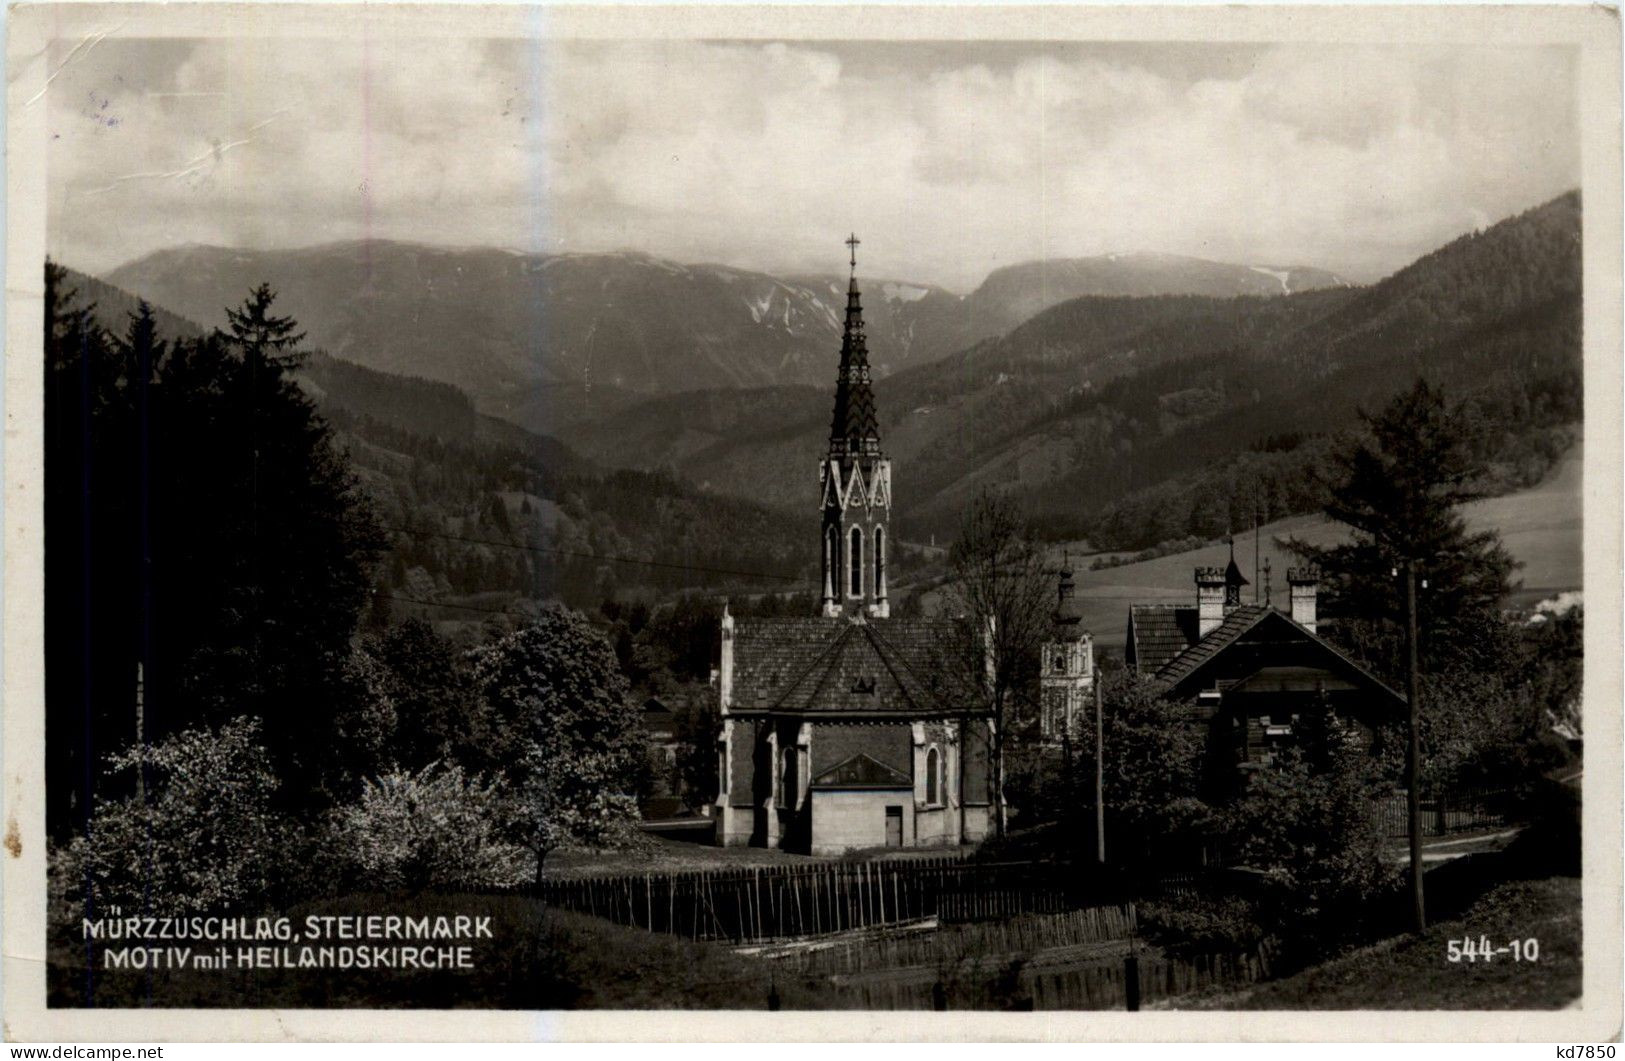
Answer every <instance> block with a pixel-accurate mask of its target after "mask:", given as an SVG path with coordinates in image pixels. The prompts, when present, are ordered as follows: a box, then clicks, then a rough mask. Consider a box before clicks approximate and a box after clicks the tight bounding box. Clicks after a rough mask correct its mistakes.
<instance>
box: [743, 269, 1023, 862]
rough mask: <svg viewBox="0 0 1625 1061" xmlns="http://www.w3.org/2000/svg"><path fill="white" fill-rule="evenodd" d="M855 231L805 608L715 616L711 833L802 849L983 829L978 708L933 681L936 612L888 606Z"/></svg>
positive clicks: (885, 516) (959, 839)
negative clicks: (814, 573)
mask: <svg viewBox="0 0 1625 1061" xmlns="http://www.w3.org/2000/svg"><path fill="white" fill-rule="evenodd" d="M857 243H858V241H857V238H856V237H853V238H852V239H851V240H849V241H848V245H849V246H851V247H852V248H853V251H854V253H853V256H852V270H853V272H852V279H851V281H850V283H849V286H848V291H847V305H846V322H845V327H844V330H843V335H842V339H841V355H840V368H839V370H838V372H837V375H836V382H835V412H834V417H833V420H832V422H831V425H830V435H829V447H828V450H827V451H826V452H825V454H824V456H823V458H822V459H821V460H820V461H819V464H818V535H819V546H820V552H821V554H822V574H821V580H820V581H821V587H820V596H821V600H820V604H819V607H818V614H816V615H810V616H805V617H772V618H751V619H735V617H734V616H733V615H732V614H730V612H729V611H728V610H727V609H724V611H723V616H722V631H721V632H722V649H721V656H720V661H719V664H718V670H717V701H718V707H719V711H720V715H721V722H722V727H721V728H722V733H721V736H720V738H719V739H718V742H717V775H718V778H719V783H718V789H719V791H718V794H717V801H716V807H715V814H714V819H715V827H716V841H717V843H718V844H721V845H726V846H736V845H738V846H743V845H755V846H762V847H778V848H784V849H788V850H793V851H801V852H807V853H811V854H838V853H841V852H843V851H847V850H853V849H865V848H881V847H898V848H902V847H922V846H933V845H956V844H961V843H967V842H974V841H976V840H980V839H981V838H982V837H983V836H985V835H986V833H987V830H988V823H989V820H990V814H989V802H990V799H989V788H990V786H989V784H988V776H989V771H988V749H989V746H990V736H991V733H992V730H991V726H992V721H991V719H990V718H989V717H988V716H987V714H986V712H985V710H983V709H980V708H978V707H976V706H975V705H971V704H967V703H966V702H964V698H957V699H958V702H950V699H949V698H948V697H946V696H945V695H944V693H943V691H942V689H941V688H940V683H939V682H938V681H936V680H935V679H937V678H938V677H939V676H940V673H941V671H942V653H944V652H945V651H950V650H951V648H950V646H951V645H952V644H953V643H954V637H955V626H954V624H953V623H952V622H951V621H945V620H927V619H903V618H893V617H892V616H891V605H890V601H889V599H888V594H887V584H886V578H887V564H888V562H889V559H890V555H891V542H890V540H889V538H888V533H889V527H890V520H891V510H892V465H891V461H890V460H888V459H887V457H886V455H885V453H884V452H883V451H882V450H881V447H880V425H879V419H878V417H877V415H876V411H875V398H874V391H873V388H872V385H871V380H870V371H869V354H868V348H867V344H866V341H865V338H864V334H863V307H862V300H861V296H860V294H859V291H858V281H857V257H856V247H857Z"/></svg>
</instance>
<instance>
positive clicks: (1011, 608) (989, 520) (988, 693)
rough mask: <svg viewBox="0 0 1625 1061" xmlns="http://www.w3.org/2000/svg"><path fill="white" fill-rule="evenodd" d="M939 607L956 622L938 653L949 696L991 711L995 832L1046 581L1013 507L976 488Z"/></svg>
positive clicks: (1033, 672) (1027, 698)
mask: <svg viewBox="0 0 1625 1061" xmlns="http://www.w3.org/2000/svg"><path fill="white" fill-rule="evenodd" d="M948 564H949V571H950V573H949V581H948V583H947V587H946V596H947V602H948V603H947V608H948V611H949V614H951V615H953V616H954V621H955V624H956V627H957V630H956V633H955V636H954V639H953V644H952V645H951V646H949V647H948V650H947V652H946V653H945V658H944V664H945V669H944V674H943V676H942V677H943V678H944V679H945V682H946V684H947V686H948V687H949V695H950V696H952V697H953V698H955V699H957V700H959V701H960V702H962V703H968V704H975V705H976V706H977V708H978V709H979V710H981V711H985V712H986V713H987V714H988V715H990V716H991V718H992V720H993V724H994V732H993V739H992V748H991V749H990V750H991V754H992V791H993V803H994V807H995V815H994V824H995V829H996V831H997V834H998V835H999V836H1003V835H1004V832H1005V829H1006V827H1007V824H1008V807H1007V803H1006V798H1005V753H1006V750H1007V744H1008V743H1009V742H1011V741H1012V740H1015V741H1018V742H1019V740H1020V737H1019V736H1017V731H1018V729H1019V728H1020V726H1021V724H1022V723H1023V722H1024V721H1029V720H1030V719H1031V718H1032V716H1033V715H1034V713H1035V707H1036V704H1035V703H1034V696H1035V694H1036V690H1037V686H1038V665H1039V654H1040V650H1041V648H1042V646H1043V643H1044V641H1045V639H1046V638H1047V637H1048V636H1049V634H1050V631H1051V624H1052V614H1051V613H1052V612H1053V610H1054V593H1055V585H1054V580H1053V579H1052V578H1051V576H1050V575H1049V573H1048V572H1046V571H1045V568H1044V554H1043V551H1042V549H1041V548H1040V547H1039V546H1038V544H1037V542H1036V541H1035V540H1034V537H1033V535H1032V532H1031V530H1030V528H1029V527H1028V525H1027V523H1026V521H1025V519H1023V518H1022V516H1021V513H1020V511H1019V510H1018V509H1017V508H1016V507H1015V505H1014V504H1013V503H1011V502H1010V501H1009V500H1008V499H1006V498H1004V497H1003V496H1001V495H999V494H995V493H992V492H983V493H982V494H980V495H978V496H977V497H976V499H975V500H974V501H972V502H971V504H970V507H969V508H967V509H966V511H965V515H964V519H963V521H962V523H961V525H960V529H959V536H958V537H957V538H955V540H954V544H953V546H952V548H951V549H950V550H949V553H948Z"/></svg>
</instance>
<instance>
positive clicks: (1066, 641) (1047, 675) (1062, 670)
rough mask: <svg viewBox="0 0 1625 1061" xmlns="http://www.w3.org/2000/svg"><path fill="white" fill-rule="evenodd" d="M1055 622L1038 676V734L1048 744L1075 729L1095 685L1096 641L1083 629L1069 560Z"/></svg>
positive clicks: (1058, 595) (1058, 594)
mask: <svg viewBox="0 0 1625 1061" xmlns="http://www.w3.org/2000/svg"><path fill="white" fill-rule="evenodd" d="M1052 622H1053V624H1054V625H1053V629H1052V632H1051V634H1050V637H1049V640H1048V641H1046V642H1045V644H1044V649H1043V654H1042V655H1043V661H1042V673H1041V674H1040V676H1039V687H1040V688H1039V711H1040V715H1039V733H1040V736H1041V737H1042V739H1044V740H1046V741H1059V740H1060V739H1061V738H1062V737H1063V736H1064V735H1066V734H1069V733H1072V732H1074V731H1075V730H1076V728H1077V725H1078V720H1079V719H1080V718H1081V717H1082V714H1083V711H1084V704H1085V702H1086V701H1087V699H1088V697H1089V696H1090V694H1091V693H1092V692H1093V691H1094V684H1095V645H1094V638H1093V637H1092V636H1091V635H1090V633H1089V631H1088V630H1085V629H1084V627H1083V608H1082V606H1081V604H1080V602H1079V600H1078V590H1077V586H1076V585H1074V584H1073V582H1072V563H1071V558H1070V557H1069V558H1067V560H1065V561H1063V562H1062V564H1061V578H1060V582H1059V583H1058V584H1057V585H1056V590H1055V612H1054V615H1053V616H1052Z"/></svg>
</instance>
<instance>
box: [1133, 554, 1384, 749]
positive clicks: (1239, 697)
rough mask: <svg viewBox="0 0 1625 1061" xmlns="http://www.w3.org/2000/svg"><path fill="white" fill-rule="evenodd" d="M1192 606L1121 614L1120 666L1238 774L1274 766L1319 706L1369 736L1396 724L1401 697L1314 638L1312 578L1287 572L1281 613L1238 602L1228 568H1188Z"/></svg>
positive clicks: (1235, 573) (1315, 578) (1237, 586)
mask: <svg viewBox="0 0 1625 1061" xmlns="http://www.w3.org/2000/svg"><path fill="white" fill-rule="evenodd" d="M1195 581H1196V603H1195V605H1194V606H1187V605H1166V604H1137V605H1134V606H1133V607H1131V608H1130V609H1129V618H1128V639H1127V642H1126V644H1125V646H1124V656H1125V662H1126V663H1127V665H1128V667H1129V668H1130V669H1131V670H1133V671H1134V672H1135V673H1136V674H1138V675H1139V676H1140V677H1141V678H1143V679H1145V680H1147V681H1150V682H1153V683H1155V685H1156V686H1157V687H1158V688H1159V690H1160V692H1161V694H1162V695H1163V696H1165V697H1168V698H1170V699H1173V700H1176V701H1179V702H1180V703H1183V704H1186V705H1188V706H1189V709H1190V717H1191V718H1192V719H1193V720H1196V721H1199V722H1202V723H1205V724H1207V726H1208V727H1209V733H1210V741H1211V743H1210V751H1211V752H1212V753H1213V755H1214V757H1215V759H1217V760H1218V761H1220V762H1233V763H1234V765H1235V767H1236V768H1238V769H1239V770H1241V771H1242V772H1246V771H1249V770H1255V769H1258V768H1260V767H1264V766H1267V765H1269V764H1271V763H1272V762H1274V760H1275V757H1276V755H1278V754H1279V752H1280V751H1281V749H1282V748H1283V747H1284V746H1287V745H1289V744H1291V743H1292V742H1293V739H1294V734H1293V730H1294V727H1295V726H1297V725H1298V723H1299V721H1300V720H1301V719H1302V718H1304V717H1305V716H1306V715H1307V714H1308V712H1310V711H1322V710H1325V709H1327V708H1330V709H1331V710H1333V711H1335V712H1336V714H1337V716H1338V718H1340V719H1342V720H1344V721H1346V722H1350V723H1353V724H1354V725H1355V726H1356V727H1358V728H1359V729H1361V730H1362V731H1364V733H1365V734H1366V736H1367V738H1368V739H1369V737H1370V735H1371V734H1372V733H1373V732H1374V731H1375V730H1376V728H1377V727H1378V726H1380V725H1381V724H1383V723H1384V722H1387V721H1391V720H1393V719H1397V718H1402V717H1404V714H1405V710H1406V708H1405V699H1404V697H1402V696H1401V695H1400V694H1399V693H1397V692H1395V691H1394V690H1393V689H1391V688H1389V687H1388V686H1387V685H1385V684H1384V683H1383V682H1381V681H1380V680H1378V679H1377V678H1376V677H1375V676H1374V675H1372V674H1371V673H1370V672H1369V671H1367V670H1366V669H1365V668H1364V667H1362V666H1360V665H1359V664H1358V663H1356V662H1355V661H1354V660H1352V659H1350V658H1349V657H1348V656H1347V655H1345V654H1344V653H1343V652H1341V651H1340V650H1338V649H1337V648H1336V647H1334V646H1332V645H1331V644H1329V643H1327V642H1326V641H1325V640H1323V639H1322V638H1321V637H1320V636H1319V634H1318V633H1317V626H1318V623H1317V616H1316V606H1317V601H1316V597H1317V589H1318V583H1319V573H1318V572H1317V571H1315V570H1314V569H1313V568H1308V567H1304V568H1297V569H1294V570H1292V571H1290V572H1288V574H1287V585H1288V596H1289V608H1288V609H1287V610H1285V611H1282V610H1280V609H1278V608H1276V607H1275V606H1274V604H1273V603H1271V602H1267V601H1263V602H1261V601H1256V600H1255V601H1253V602H1251V603H1248V602H1244V601H1243V599H1242V587H1243V586H1246V585H1248V581H1247V579H1246V578H1245V577H1243V575H1242V573H1241V571H1240V569H1239V568H1238V567H1237V566H1236V561H1235V557H1234V555H1232V556H1231V558H1230V563H1229V566H1227V567H1224V568H1219V567H1199V568H1197V569H1196V579H1195Z"/></svg>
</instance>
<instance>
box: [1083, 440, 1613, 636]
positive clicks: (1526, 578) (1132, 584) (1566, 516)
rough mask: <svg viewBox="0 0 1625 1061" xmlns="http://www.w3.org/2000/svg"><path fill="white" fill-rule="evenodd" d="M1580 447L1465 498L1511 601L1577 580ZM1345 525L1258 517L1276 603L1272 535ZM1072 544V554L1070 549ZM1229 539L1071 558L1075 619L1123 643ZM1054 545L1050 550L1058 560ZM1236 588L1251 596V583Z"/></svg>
mask: <svg viewBox="0 0 1625 1061" xmlns="http://www.w3.org/2000/svg"><path fill="white" fill-rule="evenodd" d="M1580 470H1581V448H1580V446H1578V445H1576V446H1575V447H1574V449H1573V450H1571V451H1570V452H1569V453H1568V454H1566V455H1565V456H1564V457H1563V459H1562V460H1561V461H1559V462H1558V465H1557V467H1556V468H1554V469H1552V472H1551V474H1550V475H1548V476H1547V477H1546V478H1545V479H1544V480H1542V481H1541V482H1540V483H1539V484H1538V485H1536V486H1533V487H1531V488H1530V489H1528V490H1520V491H1518V492H1517V493H1513V494H1507V495H1506V496H1504V497H1494V498H1489V499H1487V500H1484V501H1478V502H1475V503H1473V504H1471V505H1468V506H1467V511H1466V515H1467V522H1468V525H1469V526H1470V527H1471V528H1472V529H1474V530H1488V529H1493V530H1496V531H1499V532H1500V534H1501V540H1502V541H1503V542H1504V543H1505V544H1506V547H1507V550H1508V551H1509V552H1511V553H1512V555H1513V556H1514V557H1516V558H1517V559H1518V560H1520V561H1522V562H1523V564H1524V566H1523V568H1522V569H1521V570H1520V571H1518V572H1517V574H1516V575H1515V576H1514V578H1515V580H1518V581H1521V582H1522V584H1523V585H1522V588H1521V589H1520V590H1519V591H1518V592H1516V593H1515V594H1514V595H1513V603H1515V604H1518V605H1529V604H1533V603H1534V602H1536V601H1538V600H1541V599H1543V598H1546V597H1550V596H1553V595H1555V594H1557V593H1560V592H1563V591H1564V590H1576V589H1579V588H1580V585H1581V576H1582V573H1583V572H1582V566H1581V556H1580V546H1581V537H1582V535H1581V523H1580V508H1581V503H1580V498H1581V474H1580ZM1346 535H1347V531H1346V529H1345V528H1343V527H1342V526H1341V525H1339V524H1334V523H1331V522H1329V521H1327V520H1326V519H1325V518H1324V517H1321V516H1297V517H1294V518H1292V519H1285V520H1279V521H1277V522H1275V523H1267V524H1265V525H1264V526H1263V527H1262V528H1261V529H1260V532H1259V535H1258V539H1259V540H1258V544H1259V555H1260V563H1262V561H1263V560H1265V559H1267V560H1268V561H1269V563H1270V569H1271V571H1272V572H1273V577H1272V580H1271V581H1272V583H1273V587H1272V588H1273V591H1274V593H1273V596H1274V601H1275V604H1276V605H1277V606H1278V607H1283V608H1284V607H1286V603H1287V601H1286V572H1287V568H1289V567H1291V566H1292V565H1293V563H1294V561H1293V559H1292V557H1291V556H1290V555H1289V554H1288V553H1287V552H1286V551H1285V550H1283V549H1280V548H1278V547H1276V545H1275V539H1276V538H1288V537H1298V538H1302V539H1305V540H1306V541H1309V542H1311V543H1313V544H1316V545H1328V544H1332V543H1334V542H1337V541H1341V540H1343V539H1344V538H1345V537H1346ZM1076 555H1077V554H1076V552H1075V551H1074V556H1076ZM1229 556H1230V550H1229V547H1228V546H1226V545H1223V544H1219V545H1209V546H1206V547H1204V548H1201V549H1195V550H1192V551H1190V552H1185V553H1175V554H1173V555H1171V556H1164V557H1159V558H1158V559H1156V560H1146V561H1142V562H1141V563H1137V564H1125V565H1123V566H1121V567H1113V568H1107V569H1104V570H1101V571H1090V570H1088V565H1087V563H1086V562H1085V561H1083V560H1081V559H1075V560H1074V561H1073V564H1074V568H1075V569H1076V570H1077V583H1078V600H1079V601H1080V603H1081V604H1082V606H1083V625H1084V627H1085V628H1086V629H1088V630H1089V631H1091V632H1092V633H1093V634H1094V636H1095V643H1096V644H1097V645H1100V646H1101V647H1103V648H1109V649H1112V650H1114V651H1116V652H1121V651H1122V649H1123V641H1124V638H1125V635H1126V634H1127V632H1128V609H1129V606H1130V605H1131V604H1156V603H1164V604H1194V603H1195V601H1196V590H1195V586H1194V584H1193V583H1192V581H1191V572H1192V570H1193V569H1194V568H1196V567H1199V566H1208V565H1223V564H1224V563H1225V562H1226V561H1227V560H1228V559H1229ZM1060 559H1061V550H1060V548H1057V549H1056V550H1055V556H1054V560H1055V561H1056V562H1059V561H1060ZM1236 562H1237V563H1238V564H1239V565H1240V566H1241V568H1242V570H1243V572H1244V573H1245V574H1246V575H1247V577H1248V578H1251V577H1252V572H1253V533H1252V531H1251V530H1250V529H1249V530H1248V531H1247V532H1246V533H1245V534H1242V533H1239V532H1238V533H1237V535H1236ZM1244 593H1246V594H1249V596H1248V598H1247V599H1249V600H1250V599H1251V597H1250V594H1251V587H1248V589H1247V590H1245V591H1244Z"/></svg>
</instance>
